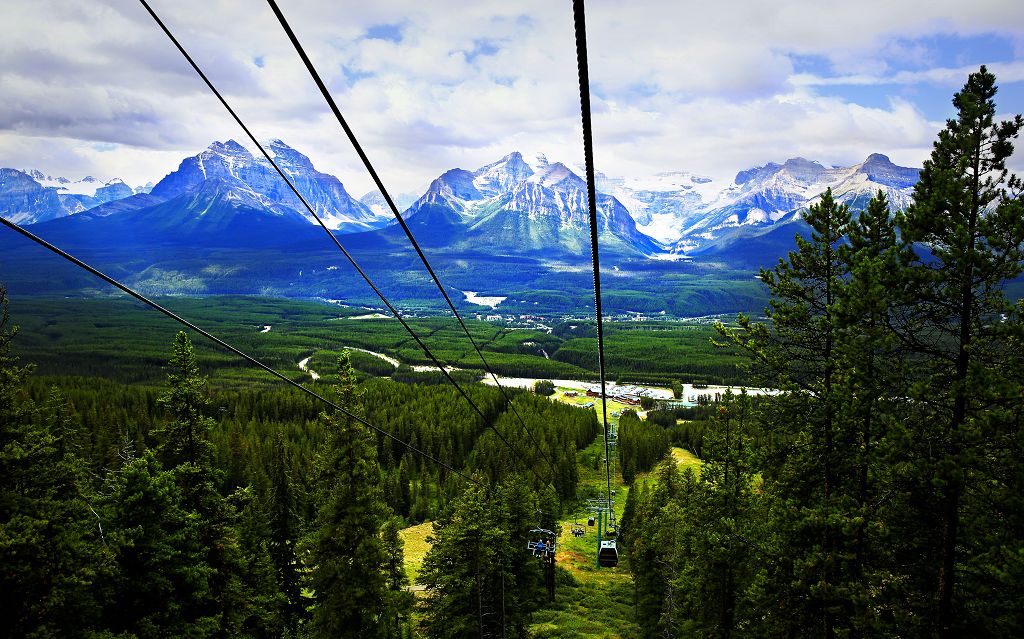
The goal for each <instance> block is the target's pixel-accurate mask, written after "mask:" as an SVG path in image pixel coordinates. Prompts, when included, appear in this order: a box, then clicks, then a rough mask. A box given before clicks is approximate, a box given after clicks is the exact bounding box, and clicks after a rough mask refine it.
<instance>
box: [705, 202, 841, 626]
mask: <svg viewBox="0 0 1024 639" xmlns="http://www.w3.org/2000/svg"><path fill="white" fill-rule="evenodd" d="M804 219H805V221H806V222H807V224H808V225H809V226H810V227H811V236H810V239H804V238H802V237H799V236H797V238H796V243H797V250H796V251H792V252H790V253H789V256H788V258H787V259H785V260H782V259H780V260H779V263H778V265H776V267H775V268H774V270H772V271H768V270H766V269H761V280H762V281H763V282H764V283H765V285H766V286H767V287H768V290H769V291H770V293H771V295H772V297H771V302H770V306H769V309H768V311H767V314H768V316H769V318H770V319H771V322H772V323H771V327H770V328H769V327H768V326H766V325H764V324H753V323H751V322H750V321H749V319H748V318H746V317H742V316H741V318H740V328H739V329H735V330H729V329H725V328H724V327H723V326H722V325H719V326H718V329H719V331H720V332H721V333H722V334H724V335H726V336H727V337H728V338H730V340H731V341H733V342H734V343H736V344H739V345H740V346H742V347H743V348H744V349H745V350H747V352H748V353H750V354H751V355H752V357H753V359H754V363H755V366H757V367H758V369H759V371H758V372H759V373H760V375H761V380H762V381H763V383H765V384H766V385H767V386H770V387H774V388H778V389H781V390H782V391H783V392H782V393H780V394H779V395H776V396H774V397H773V398H772V400H771V401H770V402H767V403H766V404H765V407H764V410H763V412H762V417H761V419H762V424H763V428H764V430H765V431H766V438H767V441H768V446H769V448H770V449H771V455H772V457H771V459H772V460H773V463H770V464H767V465H766V466H765V467H764V475H765V484H766V487H765V491H766V493H769V494H770V495H771V498H773V499H777V500H779V503H778V505H777V507H775V508H773V509H772V512H773V513H774V515H775V516H776V517H778V518H779V519H778V520H777V521H775V522H773V524H772V526H773V527H774V528H775V529H776V532H777V534H779V535H781V536H782V539H783V540H784V541H783V542H782V543H783V545H784V547H785V551H784V552H785V555H784V556H783V557H782V558H781V560H780V561H779V562H777V563H775V564H773V566H772V568H773V570H774V571H775V572H774V574H773V575H772V576H771V579H772V580H773V581H772V587H771V589H772V590H774V591H775V593H776V595H777V596H778V597H779V598H780V600H781V601H782V602H783V605H782V606H781V607H782V608H784V609H786V610H787V612H786V613H785V614H784V615H780V616H778V617H777V618H776V621H777V622H778V623H779V631H780V632H800V633H805V634H813V635H815V636H825V637H831V636H834V634H835V632H836V629H837V626H838V627H841V626H844V625H846V624H847V623H848V618H849V616H850V615H851V614H852V611H851V610H849V607H848V606H847V605H846V601H847V600H846V599H845V593H844V592H843V588H842V586H841V585H840V584H842V583H844V582H847V581H848V579H849V572H850V570H851V567H850V566H849V561H848V558H849V552H848V550H847V546H848V545H849V543H850V540H849V539H848V537H849V526H848V525H846V522H845V520H846V519H847V518H848V517H849V510H848V506H849V503H848V497H849V493H850V491H851V490H852V489H853V480H852V469H851V463H850V461H851V457H850V453H851V450H850V446H851V445H852V442H850V441H849V439H848V438H846V437H845V436H844V430H843V420H842V418H841V415H840V414H839V411H838V408H839V406H840V405H841V403H842V401H843V397H844V389H843V387H842V384H841V383H840V382H841V380H840V377H839V375H840V372H841V364H840V353H841V349H840V348H839V343H840V338H841V332H840V329H841V323H840V318H839V317H838V316H837V305H838V304H839V302H840V300H841V299H842V298H843V294H844V288H845V286H846V285H847V281H848V277H849V265H848V264H847V261H846V260H845V259H844V253H845V249H844V248H843V240H844V238H845V236H846V233H847V231H848V229H849V225H850V212H849V210H848V208H847V207H846V206H845V205H839V204H838V203H836V201H835V199H834V198H833V196H832V192H831V189H829V190H827V191H826V192H825V193H824V194H822V196H821V200H820V201H819V202H818V203H816V204H814V205H812V206H811V207H810V209H809V210H808V212H807V214H806V215H805V216H804ZM786 629H788V630H786Z"/></svg>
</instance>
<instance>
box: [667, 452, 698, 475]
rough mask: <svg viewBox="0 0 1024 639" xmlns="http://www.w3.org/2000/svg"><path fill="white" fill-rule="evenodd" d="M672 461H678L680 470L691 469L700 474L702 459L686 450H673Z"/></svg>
mask: <svg viewBox="0 0 1024 639" xmlns="http://www.w3.org/2000/svg"><path fill="white" fill-rule="evenodd" d="M672 459H674V460H676V465H677V466H679V469H680V470H683V469H684V468H688V467H689V468H693V472H695V473H696V472H700V465H701V461H700V458H698V457H697V456H696V455H694V454H693V453H691V452H690V451H688V450H686V449H685V448H679V447H674V448H673V449H672Z"/></svg>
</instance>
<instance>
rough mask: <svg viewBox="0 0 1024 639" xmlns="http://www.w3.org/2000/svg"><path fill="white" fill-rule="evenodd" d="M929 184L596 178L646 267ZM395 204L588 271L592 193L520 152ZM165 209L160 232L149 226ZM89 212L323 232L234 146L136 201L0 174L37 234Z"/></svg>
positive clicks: (119, 186)
mask: <svg viewBox="0 0 1024 639" xmlns="http://www.w3.org/2000/svg"><path fill="white" fill-rule="evenodd" d="M267 148H268V150H269V151H270V152H271V154H272V155H273V157H274V158H275V160H276V161H277V162H278V164H279V165H280V166H281V168H282V169H283V170H284V171H285V172H286V173H287V174H288V175H289V177H291V178H292V180H293V181H294V182H295V185H296V187H297V188H298V189H299V192H300V193H302V194H303V196H304V197H305V198H306V200H307V202H308V203H309V204H310V206H312V207H313V209H314V210H315V211H316V213H317V215H318V216H319V217H320V218H321V219H322V220H323V221H324V222H325V224H326V225H327V226H328V227H329V228H331V229H332V230H335V231H338V232H340V233H345V234H347V233H358V232H364V231H373V230H376V229H384V230H382V231H381V232H382V233H385V234H386V235H389V234H390V235H393V234H394V233H395V232H396V230H395V229H385V228H384V227H387V226H388V225H389V224H393V223H394V220H393V218H392V215H391V212H390V210H388V208H387V206H386V204H385V202H384V198H383V197H382V196H381V195H380V193H379V192H376V191H374V192H371V193H368V194H366V195H364V196H363V197H361V198H359V199H356V198H353V197H352V196H351V195H350V194H349V193H348V191H346V189H345V187H344V185H343V184H342V183H341V181H340V180H338V178H336V177H334V176H332V175H329V174H326V173H321V172H319V171H317V170H316V169H315V168H314V166H313V164H312V162H311V161H310V160H309V158H308V157H306V156H305V155H303V154H302V153H300V152H298V151H296V150H295V149H293V148H292V147H290V146H288V145H287V144H285V143H284V142H282V141H281V140H271V141H270V142H269V143H268V144H267ZM918 172H919V169H914V168H907V167H900V166H897V165H895V164H893V163H892V162H890V161H889V159H888V158H887V157H886V156H884V155H881V154H872V155H870V156H869V157H868V158H867V159H866V160H864V162H861V163H860V164H856V165H854V166H851V167H826V166H823V165H822V164H819V163H818V162H813V161H809V160H805V159H803V158H793V159H789V160H787V161H785V162H784V163H782V164H776V163H774V162H772V163H769V164H766V165H764V166H759V167H755V168H752V169H747V170H743V171H740V172H739V173H737V174H736V178H735V180H734V181H733V182H732V183H731V184H728V185H721V184H716V183H715V182H713V181H712V180H711V179H710V178H706V177H702V176H699V175H696V174H691V173H686V172H672V173H662V174H659V175H656V176H653V177H652V178H622V177H609V176H606V175H603V174H599V175H598V179H597V186H598V215H599V223H600V239H601V241H602V248H603V249H604V250H607V251H610V252H613V253H622V254H629V255H636V256H660V255H666V256H667V255H680V256H687V257H694V258H699V257H701V256H708V255H712V254H715V253H718V252H721V251H722V249H723V247H727V246H729V247H733V246H734V245H735V244H736V243H737V242H739V243H741V244H742V243H744V242H754V241H756V238H758V237H763V236H764V234H765V232H767V231H772V230H775V229H777V228H779V227H785V226H788V225H789V224H791V223H794V222H799V220H800V219H801V211H803V210H805V209H806V208H807V207H808V206H809V205H810V204H812V203H813V202H814V201H816V199H817V198H818V197H819V196H820V194H821V193H822V192H823V191H824V190H825V189H826V188H829V187H831V188H832V190H833V193H834V194H835V195H836V197H837V199H838V200H839V201H840V202H843V203H847V204H849V205H850V206H851V207H852V208H854V209H860V208H863V207H864V206H865V205H866V202H867V200H868V199H870V197H871V196H873V195H874V194H875V193H876V192H877V191H879V190H882V191H883V192H885V193H886V195H887V196H888V198H889V202H890V205H891V206H892V207H893V209H903V208H905V207H906V206H907V204H908V203H909V202H910V198H911V194H912V191H913V186H914V183H915V182H916V181H917V176H918ZM396 199H397V200H398V205H399V206H400V207H401V208H403V209H404V210H405V212H404V215H405V217H406V218H407V219H408V221H409V223H410V225H411V226H412V228H413V229H414V232H415V233H416V234H417V236H418V239H420V241H421V242H423V243H424V244H426V245H431V246H444V247H446V248H448V249H450V250H456V251H457V250H472V251H484V250H487V251H497V252H499V253H502V254H510V255H537V254H556V255H559V256H571V255H579V256H581V257H583V258H587V259H589V244H588V242H589V227H588V226H587V217H588V215H587V208H586V183H585V182H584V180H583V179H582V178H581V177H580V175H579V174H578V173H577V172H574V171H573V170H572V169H570V168H569V167H567V166H566V165H564V164H562V163H560V162H549V161H548V159H547V158H546V157H545V156H543V155H535V156H533V157H531V158H530V159H529V160H528V159H526V158H525V157H524V156H523V154H522V153H519V152H513V153H510V154H508V155H506V156H505V157H503V158H501V159H500V160H498V161H496V162H493V163H491V164H488V165H486V166H483V167H480V168H478V169H476V170H473V171H468V170H464V169H461V168H456V169H451V170H449V171H447V172H445V173H444V174H442V175H441V176H439V177H438V178H437V179H435V180H434V181H433V182H432V183H431V184H430V186H429V188H428V189H427V191H426V193H423V194H422V195H421V196H419V197H416V196H411V195H400V196H398V197H397V198H396ZM155 208H158V212H159V220H153V219H151V218H152V210H153V209H155ZM86 212H88V213H89V215H88V219H90V220H94V221H96V223H97V225H98V226H97V230H98V231H99V226H102V225H103V223H101V222H99V221H98V220H99V219H101V218H106V217H109V216H111V215H115V214H118V215H128V214H133V213H134V214H139V218H140V221H141V220H142V219H148V220H149V222H150V223H155V226H153V227H151V229H150V230H151V232H152V234H153V236H154V239H157V236H158V235H159V232H160V230H161V229H163V228H167V229H168V230H169V229H170V228H173V229H175V230H176V231H178V232H180V231H181V230H182V229H187V230H189V231H191V232H195V233H201V232H204V231H205V230H206V229H214V228H220V227H223V226H225V225H238V226H239V227H244V225H245V219H247V218H246V216H248V217H251V218H252V220H253V221H254V223H255V220H257V219H259V220H276V222H277V223H284V224H287V223H289V222H296V223H298V222H304V223H307V224H308V223H313V222H314V220H313V219H312V216H310V215H309V213H308V211H307V210H306V209H305V207H303V206H302V204H301V203H300V202H299V200H298V199H297V198H296V197H295V196H294V194H293V193H291V191H290V190H289V189H288V188H287V186H286V185H285V184H284V182H283V181H282V180H281V179H280V177H279V176H278V175H277V174H276V172H275V171H274V170H273V168H272V167H271V166H270V164H269V163H268V162H266V160H264V159H263V158H262V157H255V156H253V155H252V154H251V153H250V152H249V151H248V150H247V149H246V148H245V147H243V146H241V145H240V144H238V143H237V142H235V141H233V140H229V141H227V142H223V143H222V142H214V143H213V144H211V145H210V147H209V148H207V149H206V150H204V151H202V152H201V153H199V154H198V155H195V156H192V157H188V158H185V159H184V160H182V162H181V164H180V166H179V167H178V169H177V170H176V171H174V172H172V173H171V174H169V175H167V176H166V177H164V178H163V179H162V180H160V181H159V182H158V183H157V184H156V185H155V186H149V185H147V187H140V188H137V189H132V188H131V187H129V186H128V185H127V184H125V183H124V182H122V181H120V180H117V179H115V180H111V181H110V182H106V183H103V182H100V181H99V180H96V179H95V178H92V177H86V178H84V179H82V180H79V181H77V182H75V181H71V180H68V179H67V178H63V177H57V178H54V177H50V176H45V175H43V174H42V173H40V172H39V171H19V170H16V169H0V215H3V217H6V218H7V219H10V220H13V221H16V222H18V223H20V224H36V223H39V222H45V221H49V220H56V219H60V218H64V217H69V216H73V215H80V214H82V213H86ZM240 216H241V217H240ZM111 223H113V222H111ZM118 223H119V224H123V223H124V221H123V220H120V221H119V222H118ZM236 230H237V229H236ZM161 239H163V240H166V239H167V238H161Z"/></svg>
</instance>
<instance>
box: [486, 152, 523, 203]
mask: <svg viewBox="0 0 1024 639" xmlns="http://www.w3.org/2000/svg"><path fill="white" fill-rule="evenodd" d="M533 174H534V170H533V169H532V168H531V167H530V165H529V164H527V163H526V161H525V160H523V154H522V153H520V152H519V151H513V152H512V153H509V154H508V155H506V156H505V157H503V158H501V159H500V160H498V161H497V162H492V163H491V164H488V165H486V166H482V167H480V168H479V169H477V170H476V171H474V172H473V174H472V175H473V185H474V186H475V187H476V190H477V191H479V192H480V193H482V194H484V195H486V196H488V197H489V196H493V195H498V194H499V193H504V192H506V191H508V190H509V189H511V188H512V187H513V186H515V185H516V184H519V183H520V182H522V181H523V180H525V179H526V178H528V177H530V176H531V175H533Z"/></svg>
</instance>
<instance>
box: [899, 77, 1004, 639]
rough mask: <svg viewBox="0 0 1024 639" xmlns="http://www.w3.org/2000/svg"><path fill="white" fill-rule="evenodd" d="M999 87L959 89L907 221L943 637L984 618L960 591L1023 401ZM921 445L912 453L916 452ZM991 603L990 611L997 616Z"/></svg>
mask: <svg viewBox="0 0 1024 639" xmlns="http://www.w3.org/2000/svg"><path fill="white" fill-rule="evenodd" d="M995 94H996V86H995V77H994V76H993V75H992V74H990V73H988V71H987V70H986V69H985V67H982V68H981V70H980V71H978V72H977V73H972V74H971V76H970V77H969V78H968V81H967V83H966V85H964V88H963V89H962V90H961V91H960V92H958V93H957V94H956V95H955V96H954V98H953V105H954V106H955V107H956V109H957V116H956V118H955V119H951V120H949V121H948V122H947V124H946V128H945V129H943V130H942V131H941V132H940V133H939V139H938V140H937V141H936V143H935V146H934V149H933V151H932V155H931V158H930V159H929V160H928V161H926V162H925V164H924V168H923V170H922V171H921V179H920V181H919V182H918V184H917V185H916V186H915V189H914V203H913V205H912V206H911V207H910V208H909V209H908V210H907V212H906V214H905V216H903V217H902V218H901V219H900V226H901V230H902V231H903V239H904V240H905V241H906V242H908V243H912V244H913V249H914V254H912V255H911V256H910V257H909V258H908V259H907V260H906V268H905V269H904V277H905V282H906V283H905V286H906V294H907V295H908V296H909V297H910V298H911V299H912V300H913V301H914V308H913V312H912V313H908V314H907V315H906V316H905V321H904V322H902V323H901V325H900V326H899V328H898V330H899V334H900V335H901V337H902V338H903V339H904V340H905V341H906V342H907V343H908V347H909V350H910V352H911V354H912V357H913V359H914V363H915V367H916V368H917V371H918V373H919V374H918V377H917V379H918V383H916V384H915V385H914V386H913V387H912V388H911V391H910V394H911V397H913V398H914V399H916V400H918V405H916V406H915V408H917V409H919V410H918V411H917V412H918V415H917V416H915V419H914V421H913V422H912V424H913V425H912V426H911V427H910V429H909V431H910V432H909V433H908V435H909V436H910V437H911V438H912V439H913V440H914V441H916V442H920V443H922V444H923V443H924V442H927V445H928V456H927V457H926V458H924V459H922V460H921V461H920V462H919V463H918V464H916V468H915V472H914V475H913V479H914V481H915V485H916V490H915V493H916V494H915V498H916V499H915V501H916V503H918V504H920V505H921V506H923V507H924V508H923V511H922V512H921V513H920V514H921V516H922V521H924V522H927V523H926V525H927V526H928V527H929V528H933V529H935V530H937V531H938V534H937V535H936V536H934V537H932V538H930V539H927V538H926V539H920V540H919V542H920V548H919V550H920V552H922V554H923V556H925V557H928V559H926V560H925V561H924V562H923V563H922V564H921V565H920V567H919V569H920V570H921V571H922V574H927V575H929V576H928V577H927V580H929V581H931V582H932V587H933V589H934V596H933V597H929V598H928V599H930V601H929V600H924V601H921V602H920V608H919V610H918V614H920V615H921V616H922V618H923V619H926V620H928V623H927V625H926V626H925V627H926V628H928V629H929V630H930V631H933V632H936V633H938V634H940V635H943V636H954V635H958V634H961V633H962V632H964V630H965V629H966V628H971V627H975V626H977V624H979V623H983V622H984V620H983V619H981V618H979V617H975V616H974V614H975V613H976V611H978V610H979V609H978V608H976V607H975V605H974V603H973V601H972V599H973V597H972V596H971V595H970V594H969V593H966V592H965V593H963V594H960V593H959V592H958V591H959V590H960V588H961V587H962V586H963V585H964V583H965V581H964V578H963V577H962V575H974V574H977V572H978V571H979V570H980V571H984V570H985V563H984V562H985V561H986V560H987V556H988V554H989V548H988V547H986V546H985V545H983V543H982V542H984V541H990V538H989V532H990V531H989V530H988V529H987V525H988V524H987V523H985V522H989V521H992V520H991V519H989V518H988V517H986V516H984V513H983V512H982V511H983V510H986V509H976V505H975V504H974V503H972V502H974V500H976V499H982V500H986V501H987V500H988V499H989V498H988V495H987V494H986V493H987V492H988V488H981V487H982V486H987V485H989V484H990V483H991V482H996V483H997V484H998V483H999V482H1000V481H1001V475H1002V473H1001V472H997V474H996V475H990V472H992V471H993V470H994V469H993V468H992V467H991V466H990V465H989V464H988V463H987V458H989V457H990V456H991V455H993V454H1001V453H1002V451H1001V450H1000V449H999V448H998V446H999V445H1000V444H1001V443H1002V442H1001V441H1000V440H1001V437H1000V436H998V435H996V433H999V432H1000V431H1004V428H1007V427H1009V429H1010V430H1011V431H1012V429H1013V428H1014V426H1013V425H1012V424H1013V419H1012V418H1009V420H1010V421H1009V422H1004V419H1006V418H1007V417H1008V415H1006V413H1004V412H1002V407H1004V406H1008V405H1009V404H1012V403H1019V401H1020V395H1019V389H1018V388H1015V387H1014V386H1013V385H1012V384H1009V385H1008V384H1006V383H1005V375H1006V373H1005V372H1004V371H1008V370H1010V366H1012V360H1011V359H1008V358H1007V355H1008V353H1009V352H1010V351H1009V350H1008V346H1009V341H1008V340H1009V338H1010V334H1009V330H1010V329H1011V328H1012V323H1011V322H1009V321H1004V320H1008V319H1012V320H1014V321H1017V319H1018V318H1016V317H1013V318H1010V315H1011V313H1012V310H1013V309H1012V307H1011V306H1010V304H1009V303H1008V302H1007V300H1006V299H1005V297H1004V295H1003V292H1002V289H1003V287H1004V285H1005V283H1006V282H1007V280H1010V279H1012V278H1014V277H1016V276H1018V275H1019V274H1020V273H1021V269H1022V264H1021V260H1022V257H1024V255H1022V252H1021V244H1022V242H1024V216H1022V205H1021V201H1020V183H1019V180H1018V179H1017V178H1016V177H1013V176H1008V174H1007V171H1006V168H1005V163H1006V160H1007V158H1009V157H1010V155H1011V154H1012V152H1013V144H1012V140H1013V139H1014V138H1016V137H1017V134H1018V132H1019V131H1020V129H1021V127H1022V126H1024V120H1022V118H1021V116H1020V115H1017V116H1015V117H1014V118H1010V119H1006V120H1003V121H1001V122H999V121H996V119H995V114H996V108H995V102H994V99H993V98H994V96H995ZM996 424H999V425H998V426H997V425H996ZM1004 432H1006V431H1004ZM911 446H912V444H911ZM996 451H999V452H998V453H997V452H996ZM923 452H924V451H923V450H914V449H913V448H910V449H908V450H906V453H907V454H908V455H909V456H911V457H912V458H913V457H922V456H923ZM979 491H980V494H979ZM968 514H971V515H974V514H977V515H981V519H978V518H976V517H965V515H968ZM975 524H981V525H982V526H983V528H981V529H978V528H975ZM979 562H980V563H979ZM969 580H970V581H974V577H973V576H971V577H969ZM975 590H976V588H972V592H973V591H975ZM1017 592H1018V593H1019V592H1020V591H1019V589H1018V590H1017ZM993 603H994V602H993V601H991V600H990V601H989V602H986V605H984V606H982V607H981V608H980V609H985V610H988V611H989V612H990V613H991V612H993V610H992V604H993ZM1001 614H1002V613H1000V615H1001Z"/></svg>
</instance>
